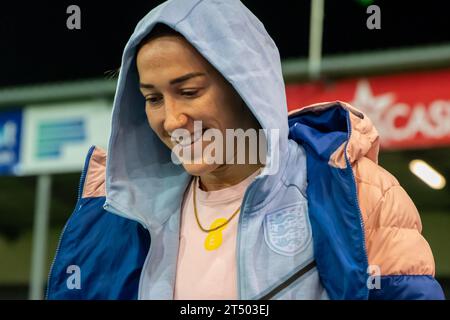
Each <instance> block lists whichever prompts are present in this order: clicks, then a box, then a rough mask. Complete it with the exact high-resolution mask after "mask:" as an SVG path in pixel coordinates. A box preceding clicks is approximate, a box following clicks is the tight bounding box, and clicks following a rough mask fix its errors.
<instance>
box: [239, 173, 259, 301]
mask: <svg viewBox="0 0 450 320" xmlns="http://www.w3.org/2000/svg"><path fill="white" fill-rule="evenodd" d="M254 184H255V181H253V182H252V183H251V184H250V186H249V187H248V188H247V190H246V191H245V193H244V197H243V199H242V204H243V205H244V206H243V207H244V210H242V211H241V214H240V215H239V220H238V228H237V239H236V242H237V249H236V264H237V277H236V278H237V288H238V300H242V290H241V281H240V279H241V273H242V272H243V271H242V270H244V268H243V266H242V265H241V264H242V263H241V262H242V261H241V259H240V253H241V228H242V220H243V216H244V214H245V211H246V210H245V209H246V201H247V198H248V197H249V196H248V195H249V194H250V191H251V190H252V187H253V185H254Z"/></svg>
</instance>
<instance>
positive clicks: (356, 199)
mask: <svg viewBox="0 0 450 320" xmlns="http://www.w3.org/2000/svg"><path fill="white" fill-rule="evenodd" d="M347 127H348V129H347V130H348V135H347V144H346V146H345V153H344V154H345V161H346V163H347V167H348V168H350V173H351V176H352V180H353V184H354V186H355V190H354V193H353V197H354V200H355V203H356V207H357V208H358V217H359V223H360V227H361V232H362V236H363V239H362V240H363V249H364V260H365V262H366V265H367V266H368V265H369V258H368V257H367V247H366V231H365V229H364V221H363V218H362V212H361V207H360V206H359V200H358V193H357V192H358V191H357V185H356V178H355V174H354V173H353V168H352V165H351V163H350V161H349V160H348V157H347V145H348V141H349V140H350V136H351V133H352V126H351V124H350V115H349V111H347ZM366 272H367V270H366ZM368 292H369V291H368V290H367V297H366V298H367V299H368V294H369V293H368Z"/></svg>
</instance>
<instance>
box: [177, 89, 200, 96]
mask: <svg viewBox="0 0 450 320" xmlns="http://www.w3.org/2000/svg"><path fill="white" fill-rule="evenodd" d="M198 92H199V90H181V94H182V95H183V96H185V97H195V96H196V95H197V94H198Z"/></svg>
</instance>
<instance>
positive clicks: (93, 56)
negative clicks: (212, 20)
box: [0, 0, 450, 86]
mask: <svg viewBox="0 0 450 320" xmlns="http://www.w3.org/2000/svg"><path fill="white" fill-rule="evenodd" d="M325 1H326V8H325V26H324V43H323V52H324V54H335V53H345V52H355V51H367V50H380V49H385V48H398V47H407V46H416V45H426V44H437V43H446V42H450V18H449V16H450V10H448V9H447V7H445V6H446V3H447V2H446V1H436V0H429V1H400V0H395V1H392V0H391V1H377V0H375V1H374V4H377V5H379V6H380V8H381V27H382V28H381V30H368V29H367V28H366V19H367V17H368V14H367V13H366V11H365V7H364V6H362V5H361V4H359V3H358V1H357V0H325ZM161 2H162V1H151V0H147V1H126V2H125V1H123V2H122V1H109V2H108V3H106V2H102V1H95V2H94V1H89V2H88V1H77V0H72V1H65V0H61V1H33V2H31V1H30V2H26V3H24V2H22V1H8V0H4V1H2V2H1V4H0V39H1V41H0V43H1V44H0V46H1V47H0V49H1V51H0V52H1V53H0V57H1V59H0V74H1V76H0V86H13V85H23V84H32V83H45V82H53V81H64V80H77V79H86V78H99V77H103V76H104V73H105V71H108V70H111V69H114V68H117V67H119V65H120V58H121V54H122V50H123V47H124V45H125V43H126V41H127V39H128V37H129V36H130V35H131V33H132V31H133V29H134V27H135V25H136V23H137V22H138V21H139V19H140V18H141V17H143V16H144V15H145V14H146V13H147V12H148V11H149V10H151V9H152V8H153V7H155V6H156V5H158V4H159V3H161ZM243 2H244V4H246V5H247V7H249V9H250V10H252V11H253V12H254V13H255V14H256V16H258V17H259V18H260V20H261V21H262V22H263V23H264V25H265V26H266V28H267V30H268V31H269V33H270V34H271V36H272V37H273V39H274V40H275V42H276V43H277V45H278V48H279V50H280V53H281V56H282V58H287V57H305V56H306V55H307V52H308V34H309V30H308V29H309V12H310V11H309V10H310V8H309V6H310V5H309V3H310V1H309V0H296V1H263V0H243ZM71 4H77V5H79V6H80V8H81V14H82V16H81V23H82V25H81V27H82V28H81V30H76V31H75V30H68V29H67V28H66V19H67V17H68V14H66V8H67V7H68V6H69V5H71Z"/></svg>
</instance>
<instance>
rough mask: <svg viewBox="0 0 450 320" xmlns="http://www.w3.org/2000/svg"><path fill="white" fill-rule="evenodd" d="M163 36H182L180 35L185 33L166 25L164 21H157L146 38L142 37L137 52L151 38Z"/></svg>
mask: <svg viewBox="0 0 450 320" xmlns="http://www.w3.org/2000/svg"><path fill="white" fill-rule="evenodd" d="M162 36H180V37H183V35H182V34H181V33H179V32H177V31H175V30H174V29H172V28H171V27H169V26H168V25H166V24H164V23H157V24H155V26H154V27H153V29H152V31H150V33H149V34H147V35H146V36H145V37H144V39H142V41H141V42H140V43H139V45H138V46H137V49H136V53H137V52H138V51H139V50H140V49H141V48H142V46H143V45H144V44H146V43H147V42H149V41H150V40H151V39H154V38H158V37H162Z"/></svg>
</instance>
